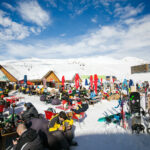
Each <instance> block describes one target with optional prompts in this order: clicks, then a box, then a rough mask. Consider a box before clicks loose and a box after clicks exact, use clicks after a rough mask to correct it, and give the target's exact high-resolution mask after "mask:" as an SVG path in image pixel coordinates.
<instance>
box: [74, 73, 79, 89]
mask: <svg viewBox="0 0 150 150" xmlns="http://www.w3.org/2000/svg"><path fill="white" fill-rule="evenodd" d="M75 86H76V89H78V88H79V75H78V74H76V76H75Z"/></svg>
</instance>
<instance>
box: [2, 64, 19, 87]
mask: <svg viewBox="0 0 150 150" xmlns="http://www.w3.org/2000/svg"><path fill="white" fill-rule="evenodd" d="M17 81H18V80H17V79H16V78H15V77H14V76H13V75H12V74H11V73H10V72H8V71H7V70H6V69H5V68H4V67H3V66H2V65H0V86H5V85H6V83H7V82H17Z"/></svg>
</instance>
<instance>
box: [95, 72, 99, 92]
mask: <svg viewBox="0 0 150 150" xmlns="http://www.w3.org/2000/svg"><path fill="white" fill-rule="evenodd" d="M97 82H98V77H97V74H95V75H94V86H95V93H96V94H97Z"/></svg>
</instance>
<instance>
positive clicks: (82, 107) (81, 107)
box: [71, 101, 89, 114]
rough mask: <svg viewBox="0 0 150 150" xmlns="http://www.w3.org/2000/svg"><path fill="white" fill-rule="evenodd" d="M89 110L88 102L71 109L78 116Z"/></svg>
mask: <svg viewBox="0 0 150 150" xmlns="http://www.w3.org/2000/svg"><path fill="white" fill-rule="evenodd" d="M88 108H89V106H88V103H87V101H84V102H77V103H76V105H75V108H73V109H71V111H73V112H74V113H76V114H80V113H81V112H85V111H86V110H87V109H88Z"/></svg>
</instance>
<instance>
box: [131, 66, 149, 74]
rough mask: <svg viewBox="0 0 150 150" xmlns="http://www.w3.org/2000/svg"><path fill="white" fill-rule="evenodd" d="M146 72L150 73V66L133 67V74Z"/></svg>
mask: <svg viewBox="0 0 150 150" xmlns="http://www.w3.org/2000/svg"><path fill="white" fill-rule="evenodd" d="M144 72H150V64H142V65H138V66H132V67H131V74H134V73H144Z"/></svg>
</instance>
